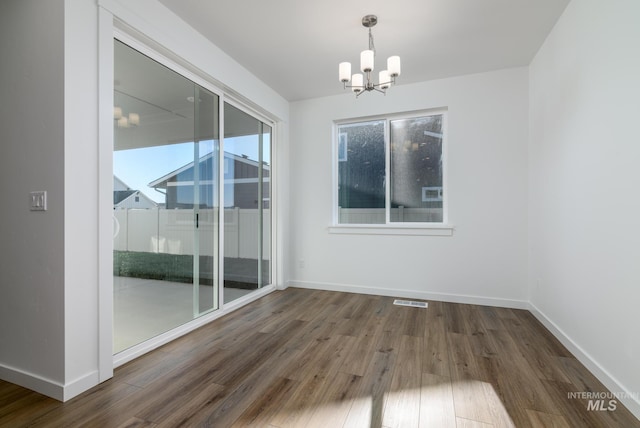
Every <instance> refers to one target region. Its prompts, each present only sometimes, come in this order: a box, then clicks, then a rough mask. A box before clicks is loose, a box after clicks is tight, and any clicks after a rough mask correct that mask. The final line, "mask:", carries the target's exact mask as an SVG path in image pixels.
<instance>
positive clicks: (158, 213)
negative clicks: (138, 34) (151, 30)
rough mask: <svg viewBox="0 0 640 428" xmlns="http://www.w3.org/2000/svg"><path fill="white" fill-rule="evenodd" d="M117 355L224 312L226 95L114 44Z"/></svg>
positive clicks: (114, 217)
mask: <svg viewBox="0 0 640 428" xmlns="http://www.w3.org/2000/svg"><path fill="white" fill-rule="evenodd" d="M114 77H115V80H114V100H115V106H114V153H113V172H114V176H113V180H114V194H113V204H114V206H113V219H114V235H115V237H114V266H113V268H114V351H115V352H116V353H117V352H120V351H123V350H125V349H127V348H129V347H131V346H134V345H136V344H139V343H141V342H143V341H146V340H148V339H151V338H152V337H154V336H157V335H159V334H161V333H164V332H166V331H169V330H171V329H173V328H175V327H178V326H180V325H182V324H185V323H187V322H189V321H191V320H193V319H194V318H196V317H198V316H200V315H202V314H205V313H208V312H210V311H212V310H215V309H217V308H218V304H219V302H218V295H219V293H218V281H219V269H218V260H219V239H218V230H219V227H218V223H219V215H220V203H219V194H220V192H219V190H218V189H219V176H220V174H219V165H220V141H219V119H218V117H219V97H218V96H217V95H216V94H214V93H212V92H210V91H209V90H207V89H206V88H204V87H202V86H199V85H198V84H196V83H194V82H193V81H191V80H189V79H187V78H185V77H183V76H182V75H180V74H178V73H176V72H175V71H173V70H171V69H169V68H167V67H165V66H163V65H162V64H160V63H158V62H156V61H154V60H152V59H151V58H149V57H147V56H145V55H143V54H142V53H140V52H138V51H136V50H134V49H132V48H131V47H129V46H127V45H125V44H123V43H121V42H119V41H116V42H115V70H114Z"/></svg>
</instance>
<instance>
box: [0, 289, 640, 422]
mask: <svg viewBox="0 0 640 428" xmlns="http://www.w3.org/2000/svg"><path fill="white" fill-rule="evenodd" d="M595 391H603V392H606V391H607V390H606V389H605V387H604V386H603V385H602V384H601V383H600V382H599V381H598V380H597V379H596V378H595V377H594V376H593V375H592V374H591V373H589V371H587V370H586V369H585V368H584V367H583V366H582V365H581V364H580V363H579V362H578V361H577V360H576V359H575V358H574V357H573V356H572V355H571V353H569V352H568V351H567V350H566V349H565V348H564V347H563V346H562V345H561V344H560V343H559V342H558V341H557V340H556V339H555V338H554V337H553V336H552V335H551V334H550V333H549V332H548V331H547V330H546V329H545V328H544V327H543V326H542V325H541V324H540V323H539V322H538V321H537V320H536V319H535V318H534V317H533V316H532V315H531V314H530V313H529V312H527V311H523V310H512V309H502V308H494V307H486V306H474V305H461V304H452V303H441V302H429V307H428V309H419V308H412V307H401V306H394V305H393V299H392V298H388V297H377V296H366V295H357V294H348V293H337V292H328V291H313V290H302V289H295V288H290V289H288V290H285V291H279V292H274V293H272V294H270V295H268V296H266V297H264V298H262V299H260V300H258V301H256V302H254V303H252V304H250V305H248V306H245V307H243V308H241V309H239V310H238V311H236V312H234V313H232V314H229V315H227V316H225V317H223V318H221V319H219V320H216V321H214V322H212V323H210V324H208V325H206V326H204V327H202V328H200V329H198V330H196V331H194V332H192V333H191V334H189V335H187V336H184V337H182V338H180V339H178V340H176V341H174V342H172V343H170V344H168V345H165V346H163V347H162V348H160V349H158V350H156V351H154V352H151V353H149V354H147V355H145V356H143V357H141V358H139V359H137V360H135V361H132V362H131V363H129V364H127V365H125V366H123V367H120V368H118V369H117V370H116V373H115V376H114V378H113V379H111V380H109V381H107V382H104V383H103V384H101V385H98V386H96V387H95V388H93V389H91V390H90V391H87V392H86V393H84V394H82V395H81V396H79V397H76V398H74V399H73V400H70V401H69V402H67V403H60V402H57V401H55V400H53V399H50V398H47V397H44V396H42V395H40V394H37V393H35V392H31V391H28V390H26V389H24V388H21V387H18V386H15V385H12V384H9V383H6V382H1V381H0V426H2V427H12V428H13V427H26V426H29V427H81V426H87V427H178V426H184V427H199V426H210V427H246V426H255V427H271V428H275V427H280V428H284V427H323V428H333V427H438V428H441V427H491V426H495V427H508V426H516V427H624V428H629V427H640V422H639V421H638V420H637V419H636V418H635V417H634V416H633V415H632V414H631V413H630V412H629V411H628V410H627V409H626V408H624V407H623V406H622V403H620V402H619V401H618V402H617V403H616V404H617V405H616V409H615V410H613V411H609V410H589V409H588V400H586V399H581V398H571V397H570V394H571V393H578V392H595ZM607 402H608V400H607Z"/></svg>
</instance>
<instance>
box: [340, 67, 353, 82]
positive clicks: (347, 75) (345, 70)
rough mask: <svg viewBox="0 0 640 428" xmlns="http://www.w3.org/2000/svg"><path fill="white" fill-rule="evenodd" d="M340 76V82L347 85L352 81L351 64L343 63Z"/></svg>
mask: <svg viewBox="0 0 640 428" xmlns="http://www.w3.org/2000/svg"><path fill="white" fill-rule="evenodd" d="M338 74H339V75H340V81H341V82H342V83H347V82H348V81H349V80H351V63H350V62H341V63H340V65H339V66H338Z"/></svg>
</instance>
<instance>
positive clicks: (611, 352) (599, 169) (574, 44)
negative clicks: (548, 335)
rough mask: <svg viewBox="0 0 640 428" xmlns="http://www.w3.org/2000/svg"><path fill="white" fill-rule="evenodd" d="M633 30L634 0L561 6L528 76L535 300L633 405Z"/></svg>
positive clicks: (636, 379) (638, 170) (636, 150)
mask: <svg viewBox="0 0 640 428" xmlns="http://www.w3.org/2000/svg"><path fill="white" fill-rule="evenodd" d="M639 23H640V2H638V1H636V0H615V1H607V2H602V1H600V0H580V1H578V0H574V1H572V2H571V3H570V4H569V6H568V7H567V9H566V10H565V12H564V14H563V16H562V17H561V19H560V20H559V21H558V23H557V25H556V27H555V28H554V30H553V31H552V32H551V34H550V35H549V37H548V39H547V40H546V42H545V44H544V45H543V47H542V48H541V50H540V51H539V52H538V54H537V56H536V57H535V59H534V61H533V63H532V64H531V67H530V130H531V132H530V143H529V157H530V174H529V218H530V227H529V235H530V240H531V247H530V251H531V257H530V270H529V284H530V299H531V303H532V305H533V306H534V310H536V311H537V315H538V316H539V317H541V318H542V319H544V320H545V322H546V323H547V325H548V326H550V327H551V328H552V329H553V330H554V331H555V333H556V334H557V335H559V336H560V337H561V338H563V340H564V341H565V343H567V344H568V345H569V346H570V347H571V349H572V350H573V351H574V353H576V354H577V355H578V356H579V357H580V358H581V359H582V360H583V362H584V363H585V364H586V365H587V366H588V367H589V368H591V369H592V371H594V373H596V375H598V376H599V377H600V379H601V380H603V381H605V382H606V383H607V386H608V387H609V388H610V389H611V390H612V391H614V392H624V390H625V389H626V391H627V392H633V393H635V394H636V398H637V394H640V368H639V365H638V362H639V361H640V334H639V333H638V327H637V326H638V302H640V245H639V240H638V238H639V237H640V221H639V218H640V192H639V188H640V166H639V165H640V144H639V141H640V140H639V137H638V126H637V124H638V118H639V117H640V102H639V100H640V78H639V76H640V55H639V52H640V25H639ZM631 401H632V400H627V405H628V406H630V407H631V408H632V410H634V411H635V414H636V415H640V403H639V402H638V401H637V400H636V401H635V403H634V402H631Z"/></svg>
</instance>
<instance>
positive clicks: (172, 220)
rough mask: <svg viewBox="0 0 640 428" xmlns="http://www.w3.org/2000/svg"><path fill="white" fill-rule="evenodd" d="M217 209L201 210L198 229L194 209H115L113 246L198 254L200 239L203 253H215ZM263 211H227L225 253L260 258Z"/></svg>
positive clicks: (267, 240)
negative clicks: (260, 220) (195, 249)
mask: <svg viewBox="0 0 640 428" xmlns="http://www.w3.org/2000/svg"><path fill="white" fill-rule="evenodd" d="M216 211H217V210H211V209H208V210H207V209H203V210H200V211H199V218H198V224H199V228H198V229H197V233H198V238H196V232H195V231H194V227H193V226H194V221H195V218H194V213H193V211H191V210H180V209H174V210H167V209H164V208H152V209H118V210H114V211H113V223H114V224H113V235H114V238H113V249H114V250H119V251H138V252H151V253H168V254H187V255H192V254H194V251H193V250H194V242H195V241H196V239H198V240H199V249H200V251H199V253H200V255H203V256H213V255H214V248H213V241H214V239H213V237H214V236H215V233H216V230H217V220H216V219H215V214H216ZM259 215H260V214H259V211H258V210H257V209H239V208H233V209H225V210H224V255H225V257H230V258H242V259H257V258H258V245H259V236H258V235H259V223H258V218H259ZM269 219H270V213H269V210H268V209H265V210H263V213H262V225H263V236H264V239H263V243H262V248H263V249H262V252H263V259H269V258H270V257H269V253H270V251H269V250H270V248H271V234H270V233H269V231H270V220H269Z"/></svg>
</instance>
